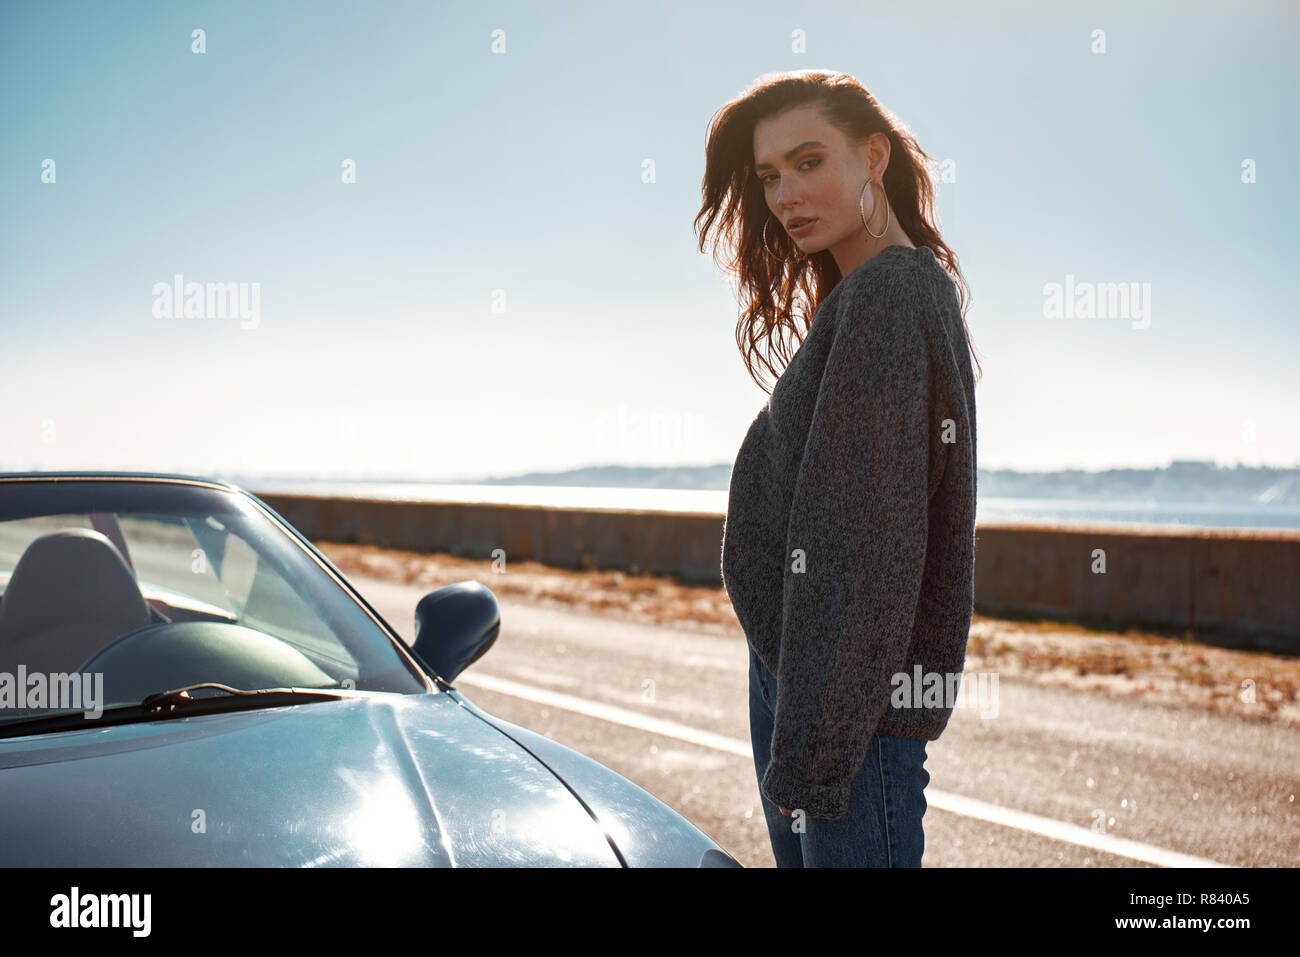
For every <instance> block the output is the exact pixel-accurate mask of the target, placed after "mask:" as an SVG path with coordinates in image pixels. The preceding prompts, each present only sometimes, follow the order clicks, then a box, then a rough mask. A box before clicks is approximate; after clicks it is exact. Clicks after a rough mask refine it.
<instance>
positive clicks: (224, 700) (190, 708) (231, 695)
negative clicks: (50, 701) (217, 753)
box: [0, 681, 360, 738]
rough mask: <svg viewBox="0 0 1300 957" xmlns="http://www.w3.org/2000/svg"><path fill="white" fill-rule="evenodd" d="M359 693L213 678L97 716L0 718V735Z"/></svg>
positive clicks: (334, 698)
mask: <svg viewBox="0 0 1300 957" xmlns="http://www.w3.org/2000/svg"><path fill="white" fill-rule="evenodd" d="M200 688H214V689H216V690H217V691H218V692H220V693H219V694H209V695H203V696H195V695H192V694H191V693H190V692H192V691H197V690H198V689H200ZM359 696H360V695H359V694H358V692H355V691H351V690H330V689H325V688H258V689H256V690H253V691H243V690H241V689H239V688H232V687H230V686H229V685H223V684H217V683H216V682H214V681H204V682H200V683H198V684H192V685H186V686H185V687H183V688H173V689H171V690H170V691H159V692H157V693H156V694H151V695H149V696H148V697H147V698H145V699H144V700H143V701H141V702H140V703H139V704H134V705H121V706H119V707H114V708H105V709H104V712H103V714H101V715H100V716H99V717H98V718H87V717H86V716H85V712H84V711H61V712H59V713H58V714H49V715H42V716H41V717H38V718H24V719H22V720H20V721H0V738H14V737H21V736H23V735H27V734H44V733H45V732H47V731H67V730H69V729H78V730H85V729H88V728H96V727H102V726H104V725H110V724H126V723H128V722H132V721H154V720H158V719H165V718H173V717H180V716H182V715H191V714H216V713H219V712H225V711H249V710H252V709H254V708H274V707H277V706H279V705H287V704H299V703H301V702H304V701H339V700H341V699H343V698H348V697H359Z"/></svg>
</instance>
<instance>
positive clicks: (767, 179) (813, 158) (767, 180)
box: [762, 156, 822, 186]
mask: <svg viewBox="0 0 1300 957" xmlns="http://www.w3.org/2000/svg"><path fill="white" fill-rule="evenodd" d="M804 163H816V164H817V166H820V165H821V163H822V161H821V158H820V157H818V156H810V157H808V158H807V159H806V160H804V161H803V163H800V164H799V168H800V169H803V164H804ZM812 168H815V167H812ZM775 179H776V177H775V176H770V175H769V176H764V177H762V183H763V185H764V186H770V185H772V181H773V180H775Z"/></svg>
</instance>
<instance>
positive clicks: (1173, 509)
mask: <svg viewBox="0 0 1300 957" xmlns="http://www.w3.org/2000/svg"><path fill="white" fill-rule="evenodd" d="M236 481H238V480H236ZM240 484H244V485H245V487H247V488H248V489H249V490H250V491H252V492H253V493H254V494H261V493H263V492H265V493H268V494H270V493H273V492H288V493H292V492H301V493H304V494H311V495H330V496H337V497H340V498H348V497H356V498H384V499H393V500H396V501H412V502H465V503H488V504H497V505H544V506H550V507H553V508H597V509H600V508H608V509H644V510H646V511H656V512H658V511H666V512H695V513H701V514H717V515H722V514H725V513H726V511H727V493H726V492H722V491H688V490H680V489H639V488H594V487H592V488H588V487H574V486H558V485H439V484H435V483H417V482H278V481H260V482H255V483H253V484H245V483H243V482H240ZM975 520H976V522H1061V523H1072V522H1073V523H1081V524H1100V523H1116V524H1123V525H1133V524H1140V525H1166V526H1177V527H1195V528H1252V529H1260V528H1277V529H1289V530H1295V529H1300V507H1298V506H1285V505H1230V504H1222V503H1172V502H1154V501H1142V502H1124V501H1106V502H1094V501H1085V500H1072V499H1016V498H983V499H980V500H979V502H978V503H977V512H976V516H975Z"/></svg>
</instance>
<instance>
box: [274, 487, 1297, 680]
mask: <svg viewBox="0 0 1300 957" xmlns="http://www.w3.org/2000/svg"><path fill="white" fill-rule="evenodd" d="M259 497H260V498H261V499H262V500H263V501H265V502H266V503H267V504H268V505H270V506H271V508H273V509H275V510H276V511H277V512H279V513H280V514H281V515H282V516H284V518H285V519H287V520H288V521H289V522H290V523H292V524H293V525H294V526H295V527H297V528H298V530H299V531H301V532H302V533H303V534H304V535H306V536H307V537H308V538H310V539H311V540H313V541H330V542H355V543H362V544H371V545H378V546H381V547H385V548H404V549H411V550H414V551H422V552H435V551H441V552H448V553H450V554H453V555H459V556H463V557H466V558H478V559H491V558H493V557H496V556H498V555H500V556H503V557H504V558H505V559H506V561H507V563H509V562H510V561H519V560H529V559H531V560H534V561H539V562H543V563H545V564H547V565H554V566H557V567H561V568H573V569H582V568H587V569H593V568H600V569H613V568H618V569H623V570H626V571H630V572H633V573H641V574H661V575H672V576H674V577H675V578H677V579H679V580H681V581H683V582H687V583H691V584H705V585H719V586H720V585H721V581H722V579H721V571H720V566H719V563H720V561H721V554H722V524H723V516H721V515H718V514H698V513H688V512H662V511H652V512H650V511H647V512H641V511H630V510H623V509H608V510H605V509H567V508H550V507H540V506H532V505H496V504H490V505H488V504H462V503H430V502H399V501H388V500H373V499H353V498H330V497H325V496H312V495H281V494H266V495H259ZM498 549H500V550H501V551H500V552H497V550H498ZM975 609H976V611H978V612H980V613H981V614H988V615H1001V616H1009V617H1042V618H1052V619H1060V620H1064V621H1076V622H1080V623H1083V624H1088V625H1095V626H1098V627H1103V628H1110V629H1119V630H1123V629H1125V628H1130V627H1137V628H1150V629H1159V630H1172V631H1178V632H1183V633H1187V632H1191V633H1193V634H1194V635H1195V636H1196V637H1197V639H1198V640H1201V641H1208V642H1212V643H1215V644H1222V645H1228V646H1235V647H1245V648H1258V649H1262V650H1271V651H1280V652H1284V653H1289V654H1295V653H1300V532H1292V531H1252V530H1241V531H1235V530H1186V529H1182V530H1180V529H1171V528H1165V527H1162V526H1149V525H1147V526H1132V527H1125V528H1116V527H1114V526H1088V527H1083V526H1078V525H1068V526H1064V525H1025V524H1012V523H986V524H981V525H980V526H979V527H978V528H977V529H976V535H975Z"/></svg>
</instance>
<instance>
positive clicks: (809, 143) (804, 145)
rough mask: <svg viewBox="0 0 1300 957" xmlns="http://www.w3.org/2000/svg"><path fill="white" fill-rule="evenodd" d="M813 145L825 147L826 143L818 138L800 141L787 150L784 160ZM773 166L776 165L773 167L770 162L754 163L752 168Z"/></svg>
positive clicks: (771, 167)
mask: <svg viewBox="0 0 1300 957" xmlns="http://www.w3.org/2000/svg"><path fill="white" fill-rule="evenodd" d="M813 146H821V147H825V146H826V144H825V143H822V142H820V141H818V140H805V141H804V142H802V143H800V144H799V145H798V146H796V147H795V148H794V149H792V150H790V151H788V152H787V153H786V154H785V158H786V160H791V159H793V158H794V155H795V154H796V153H798V152H799V151H800V150H806V149H809V148H810V147H813ZM775 168H776V167H774V166H773V165H772V164H771V163H755V164H754V169H775Z"/></svg>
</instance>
